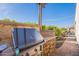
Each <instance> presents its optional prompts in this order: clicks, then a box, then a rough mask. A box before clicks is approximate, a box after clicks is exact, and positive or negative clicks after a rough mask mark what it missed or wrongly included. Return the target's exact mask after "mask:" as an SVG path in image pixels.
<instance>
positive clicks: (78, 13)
mask: <svg viewBox="0 0 79 59" xmlns="http://www.w3.org/2000/svg"><path fill="white" fill-rule="evenodd" d="M75 23H76V25H75V27H76V38H77V42H78V44H79V3H78V4H76V16H75Z"/></svg>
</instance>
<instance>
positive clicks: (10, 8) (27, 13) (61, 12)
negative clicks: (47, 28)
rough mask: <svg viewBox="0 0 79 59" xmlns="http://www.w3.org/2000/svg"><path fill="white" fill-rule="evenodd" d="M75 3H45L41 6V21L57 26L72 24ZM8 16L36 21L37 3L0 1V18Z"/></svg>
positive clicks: (19, 20)
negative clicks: (2, 2) (43, 6)
mask: <svg viewBox="0 0 79 59" xmlns="http://www.w3.org/2000/svg"><path fill="white" fill-rule="evenodd" d="M75 9H76V4H75V3H47V4H46V5H45V8H42V23H43V24H44V25H54V26H58V27H69V26H73V25H74V22H75ZM4 18H10V19H11V20H16V21H18V22H32V23H38V5H37V4H35V3H15V4H12V3H4V4H1V3H0V20H1V19H4Z"/></svg>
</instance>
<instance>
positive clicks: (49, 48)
mask: <svg viewBox="0 0 79 59" xmlns="http://www.w3.org/2000/svg"><path fill="white" fill-rule="evenodd" d="M41 35H42V36H43V38H44V41H43V42H41V43H39V44H36V45H34V46H32V47H30V48H28V49H26V50H25V51H22V53H21V54H20V55H23V56H26V55H27V56H53V55H55V50H56V49H55V47H56V39H55V35H54V33H53V32H52V31H49V30H47V31H41Z"/></svg>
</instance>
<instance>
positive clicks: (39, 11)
mask: <svg viewBox="0 0 79 59" xmlns="http://www.w3.org/2000/svg"><path fill="white" fill-rule="evenodd" d="M38 6H39V7H38V8H39V9H38V15H39V18H38V19H39V20H38V26H39V30H40V31H41V30H42V5H41V3H39V5H38Z"/></svg>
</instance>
